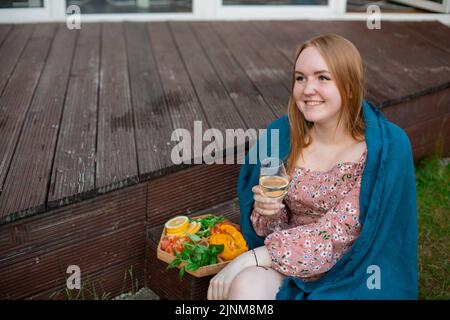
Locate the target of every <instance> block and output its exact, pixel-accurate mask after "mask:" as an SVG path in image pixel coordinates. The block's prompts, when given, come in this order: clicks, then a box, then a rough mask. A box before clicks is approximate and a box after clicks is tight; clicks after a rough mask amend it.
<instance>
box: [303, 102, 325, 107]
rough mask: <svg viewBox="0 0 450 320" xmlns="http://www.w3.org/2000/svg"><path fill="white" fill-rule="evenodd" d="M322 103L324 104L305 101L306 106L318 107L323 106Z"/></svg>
mask: <svg viewBox="0 0 450 320" xmlns="http://www.w3.org/2000/svg"><path fill="white" fill-rule="evenodd" d="M322 103H323V101H305V104H306V105H307V106H317V105H319V104H322Z"/></svg>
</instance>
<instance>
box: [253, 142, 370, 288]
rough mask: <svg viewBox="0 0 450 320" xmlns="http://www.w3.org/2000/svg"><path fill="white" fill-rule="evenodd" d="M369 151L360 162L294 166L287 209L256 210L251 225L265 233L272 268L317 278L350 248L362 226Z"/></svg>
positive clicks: (288, 274)
mask: <svg viewBox="0 0 450 320" xmlns="http://www.w3.org/2000/svg"><path fill="white" fill-rule="evenodd" d="M366 152H367V149H366V151H364V153H363V154H362V155H361V158H360V160H359V161H358V162H357V163H354V162H343V163H338V164H337V165H335V166H334V167H333V168H332V169H331V170H329V171H326V172H321V171H312V170H310V169H305V168H301V167H298V168H295V169H294V173H293V177H292V180H291V182H290V185H289V190H288V193H287V194H286V196H285V198H284V200H283V202H284V203H285V205H286V206H285V208H283V209H280V211H279V212H278V213H277V214H275V215H272V216H264V215H260V214H259V213H257V212H256V211H255V210H253V212H252V215H251V221H252V224H253V228H254V229H255V231H256V233H257V234H258V235H260V236H267V237H266V239H265V241H264V244H265V246H266V248H267V249H268V251H269V253H270V255H271V258H272V268H274V269H275V270H277V271H278V272H280V273H283V274H285V275H287V276H294V277H299V278H301V279H302V280H304V281H313V280H317V279H319V278H320V277H321V276H323V275H324V274H325V272H327V271H328V270H330V269H331V268H332V267H333V266H334V265H335V264H336V262H337V261H338V260H339V259H340V258H341V257H342V256H343V255H344V254H345V253H347V252H348V250H349V249H350V247H351V245H352V244H353V242H354V241H355V240H356V239H357V238H358V235H359V232H360V230H361V225H360V223H359V191H360V188H361V177H362V172H363V169H364V165H365V160H366Z"/></svg>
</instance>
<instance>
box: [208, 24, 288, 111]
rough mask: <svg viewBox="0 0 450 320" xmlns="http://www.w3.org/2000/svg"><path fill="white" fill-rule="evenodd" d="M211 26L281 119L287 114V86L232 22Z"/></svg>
mask: <svg viewBox="0 0 450 320" xmlns="http://www.w3.org/2000/svg"><path fill="white" fill-rule="evenodd" d="M211 26H212V27H213V29H214V30H215V31H216V32H217V34H218V35H219V37H220V38H221V39H222V42H223V43H224V45H225V46H226V47H228V49H229V50H230V51H231V53H232V54H233V56H234V57H235V59H236V61H238V62H239V64H240V66H241V68H242V69H243V70H245V72H246V73H247V75H248V77H249V78H250V79H251V81H252V82H253V83H254V85H255V86H256V87H257V88H258V91H259V92H261V93H262V95H263V97H264V99H265V101H266V102H267V103H268V105H269V106H270V107H271V108H272V110H273V112H274V113H275V114H276V115H277V116H278V117H279V116H281V115H284V114H286V112H287V103H288V101H289V94H290V93H289V92H290V90H288V89H287V87H288V86H289V85H290V84H286V83H284V82H283V81H280V79H279V78H278V77H277V76H276V75H275V74H274V73H273V72H272V71H273V70H271V68H267V65H266V61H264V60H263V59H262V57H261V56H260V55H259V53H258V51H257V50H255V49H252V48H251V47H250V46H249V45H248V43H247V40H246V39H244V38H243V37H242V34H241V33H240V32H238V30H237V28H236V26H235V25H234V24H233V23H232V22H211Z"/></svg>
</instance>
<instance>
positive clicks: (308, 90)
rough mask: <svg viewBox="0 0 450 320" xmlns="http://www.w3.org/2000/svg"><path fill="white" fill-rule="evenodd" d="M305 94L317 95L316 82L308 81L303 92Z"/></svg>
mask: <svg viewBox="0 0 450 320" xmlns="http://www.w3.org/2000/svg"><path fill="white" fill-rule="evenodd" d="M303 93H304V94H306V95H311V94H315V93H316V85H315V83H314V81H312V80H308V81H306V85H305V89H304V90H303Z"/></svg>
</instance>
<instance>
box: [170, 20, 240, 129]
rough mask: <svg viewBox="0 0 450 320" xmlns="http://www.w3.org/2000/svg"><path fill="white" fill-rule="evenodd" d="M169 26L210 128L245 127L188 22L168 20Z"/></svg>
mask: <svg viewBox="0 0 450 320" xmlns="http://www.w3.org/2000/svg"><path fill="white" fill-rule="evenodd" d="M169 25H170V28H171V30H172V35H173V37H174V39H175V42H176V44H177V47H178V50H179V53H180V55H181V58H182V59H183V61H184V64H185V66H186V69H187V70H188V72H189V76H190V78H191V80H192V83H193V84H194V87H195V89H196V92H197V96H198V98H199V100H200V103H201V104H202V107H203V109H204V110H205V114H206V118H207V119H208V122H209V124H210V125H211V127H212V128H215V129H219V130H221V131H222V132H225V130H226V129H231V128H246V124H245V123H244V121H243V120H242V118H241V117H240V115H239V113H238V112H237V110H236V108H235V107H234V104H233V102H232V101H231V99H230V97H229V95H228V92H227V91H226V90H225V88H224V87H223V85H222V83H221V82H220V78H219V77H218V75H217V73H216V72H215V71H214V68H213V67H212V66H211V62H210V61H209V60H208V58H207V56H206V55H205V53H204V52H203V49H202V47H201V46H200V45H199V43H198V41H197V39H196V38H195V36H194V34H193V33H192V30H191V29H190V28H189V24H188V25H187V26H186V23H180V22H172V23H170V24H169Z"/></svg>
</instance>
